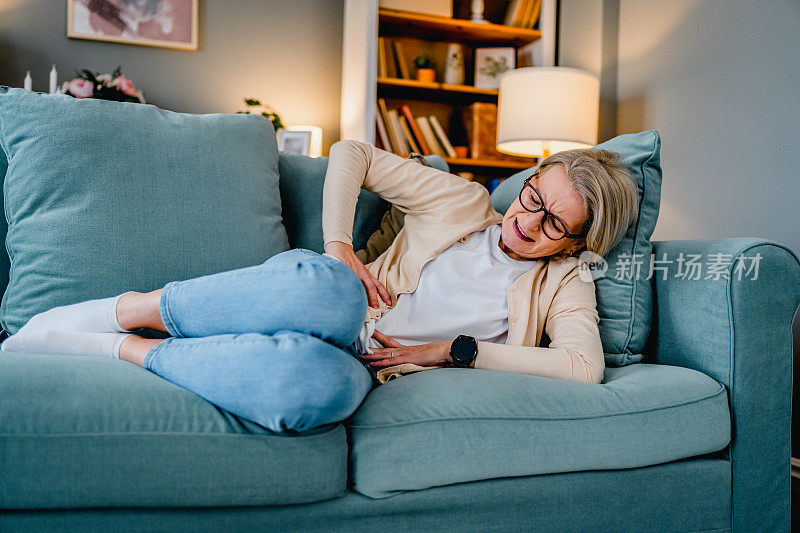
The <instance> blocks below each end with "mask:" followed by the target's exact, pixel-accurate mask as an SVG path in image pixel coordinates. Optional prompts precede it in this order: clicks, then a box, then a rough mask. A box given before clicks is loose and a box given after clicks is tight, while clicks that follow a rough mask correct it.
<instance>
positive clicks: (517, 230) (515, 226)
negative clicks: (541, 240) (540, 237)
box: [512, 218, 536, 242]
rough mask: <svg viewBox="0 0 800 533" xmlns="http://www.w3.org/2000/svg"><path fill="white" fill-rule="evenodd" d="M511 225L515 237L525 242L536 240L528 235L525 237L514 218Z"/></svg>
mask: <svg viewBox="0 0 800 533" xmlns="http://www.w3.org/2000/svg"><path fill="white" fill-rule="evenodd" d="M512 226H514V232H516V234H517V237H519V238H520V239H522V240H523V241H525V242H536V241H535V240H533V239H531V238H530V237H527V236H526V235H525V234H524V233H522V230H521V229H519V226H517V219H516V218H515V219H514V223H513V224H512Z"/></svg>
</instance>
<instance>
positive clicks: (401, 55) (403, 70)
mask: <svg viewBox="0 0 800 533" xmlns="http://www.w3.org/2000/svg"><path fill="white" fill-rule="evenodd" d="M392 44H394V53H395V54H396V56H397V64H398V65H400V75H399V76H398V78H400V77H402V78H403V79H404V80H410V79H411V75H410V74H409V72H408V65H407V64H406V53H405V48H404V47H403V42H402V41H398V40H394V41H392Z"/></svg>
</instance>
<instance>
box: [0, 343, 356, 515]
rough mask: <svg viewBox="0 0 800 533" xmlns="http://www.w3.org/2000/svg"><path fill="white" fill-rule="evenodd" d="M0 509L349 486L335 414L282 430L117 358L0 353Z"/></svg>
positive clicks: (330, 494)
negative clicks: (315, 424)
mask: <svg viewBox="0 0 800 533" xmlns="http://www.w3.org/2000/svg"><path fill="white" fill-rule="evenodd" d="M0 465H2V468H0V509H43V508H79V507H195V506H197V507H208V506H244V505H257V506H264V505H283V504H294V503H307V502H315V501H320V500H325V499H329V498H335V497H338V496H341V495H343V494H344V493H345V492H346V490H347V440H346V432H345V428H344V426H343V425H342V424H330V425H326V426H320V427H319V428H316V429H314V430H310V431H307V432H302V433H296V434H278V433H273V432H270V431H269V430H267V429H264V428H263V427H261V426H259V425H257V424H255V423H253V422H250V421H247V420H243V419H239V418H237V417H235V416H233V415H231V414H230V413H227V412H225V411H223V410H221V409H219V408H217V407H215V406H214V405H212V404H211V403H209V402H207V401H205V400H203V399H202V398H200V397H199V396H197V395H195V394H193V393H191V392H189V391H187V390H185V389H182V388H180V387H178V386H176V385H173V384H171V383H169V382H168V381H165V380H163V379H161V378H159V377H158V376H156V375H154V374H152V373H150V372H148V371H146V370H144V369H142V368H140V367H138V366H136V365H134V364H131V363H128V362H125V361H119V360H111V359H103V358H98V357H74V356H63V355H37V354H24V353H10V352H2V353H1V354H0Z"/></svg>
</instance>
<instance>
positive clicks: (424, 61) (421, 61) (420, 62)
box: [414, 55, 433, 68]
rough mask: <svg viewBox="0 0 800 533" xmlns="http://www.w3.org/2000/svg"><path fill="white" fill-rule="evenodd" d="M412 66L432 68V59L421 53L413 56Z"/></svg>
mask: <svg viewBox="0 0 800 533" xmlns="http://www.w3.org/2000/svg"><path fill="white" fill-rule="evenodd" d="M414 66H415V67H417V68H433V61H431V58H430V57H428V56H427V55H421V56H417V57H415V58H414Z"/></svg>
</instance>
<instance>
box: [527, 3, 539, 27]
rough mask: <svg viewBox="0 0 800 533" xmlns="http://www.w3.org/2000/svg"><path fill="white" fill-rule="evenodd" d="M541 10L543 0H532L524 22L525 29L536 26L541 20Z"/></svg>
mask: <svg viewBox="0 0 800 533" xmlns="http://www.w3.org/2000/svg"><path fill="white" fill-rule="evenodd" d="M541 8H542V0H531V7H530V10H529V11H528V13H527V16H526V18H525V21H524V22H523V26H522V27H523V28H533V27H534V26H535V25H536V21H537V20H539V10H541Z"/></svg>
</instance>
